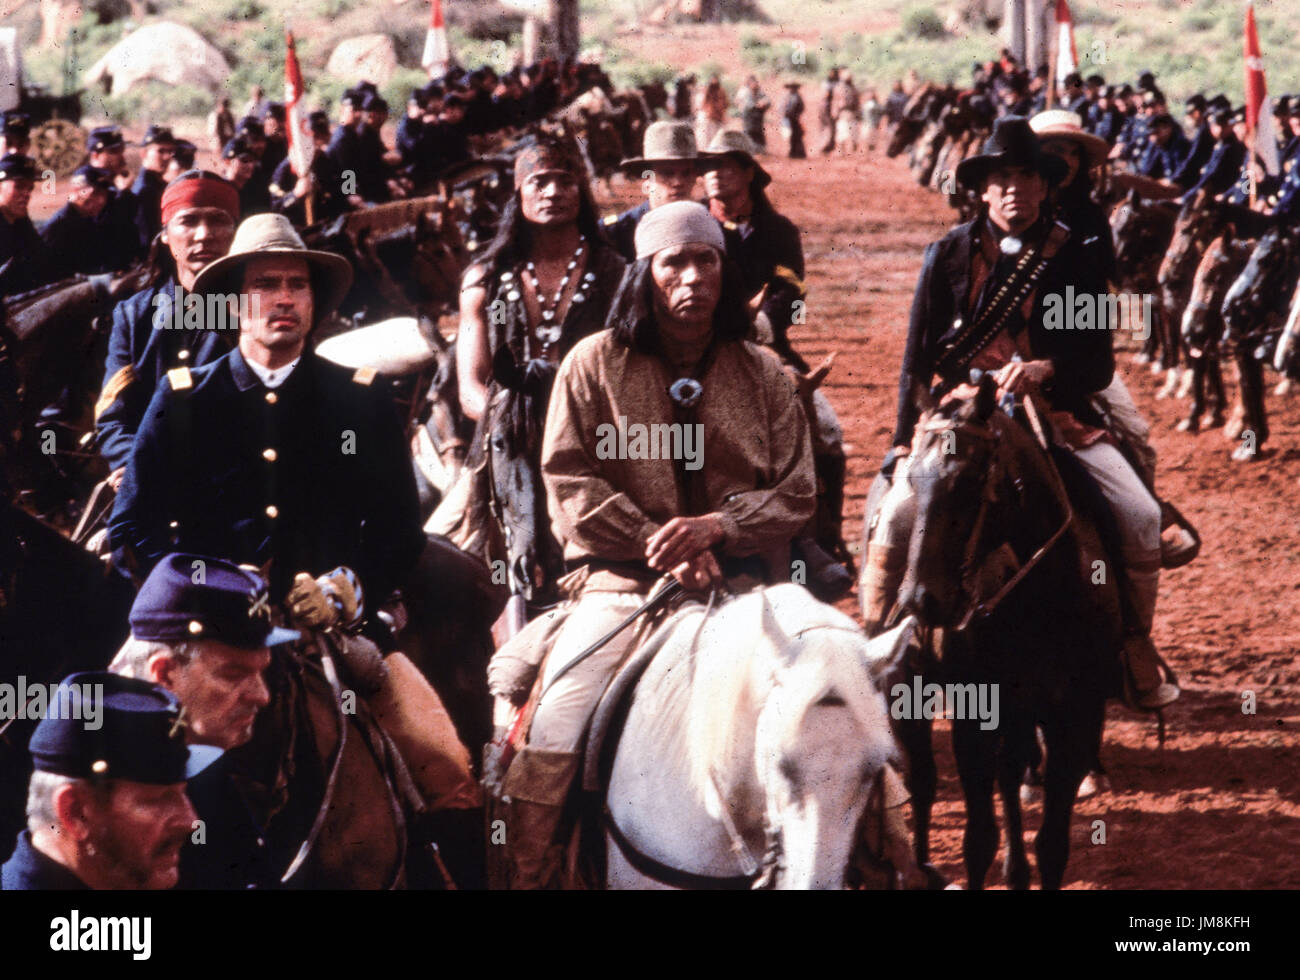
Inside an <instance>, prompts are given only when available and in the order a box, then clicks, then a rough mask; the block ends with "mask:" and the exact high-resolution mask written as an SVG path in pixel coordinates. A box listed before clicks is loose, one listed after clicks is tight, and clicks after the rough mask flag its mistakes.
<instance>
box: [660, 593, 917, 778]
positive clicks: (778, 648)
mask: <svg viewBox="0 0 1300 980" xmlns="http://www.w3.org/2000/svg"><path fill="white" fill-rule="evenodd" d="M679 615H680V614H679ZM697 615H698V611H697ZM693 625H694V626H698V624H693ZM684 632H685V631H684V629H683V634H682V635H684ZM866 645H867V640H866V639H865V637H863V636H862V634H861V631H860V630H859V629H858V627H857V625H856V624H855V623H854V622H853V620H851V619H849V618H848V617H847V616H844V615H843V614H842V613H839V612H837V611H836V610H834V609H832V608H830V607H829V606H825V605H823V604H821V603H819V602H817V601H816V600H814V599H813V598H812V597H811V596H810V595H809V594H808V593H807V592H806V591H805V590H804V589H803V588H801V587H800V586H798V585H793V584H787V585H780V586H774V587H771V588H767V589H764V590H761V591H760V592H757V593H751V594H750V595H747V596H742V597H739V598H737V599H735V600H733V601H731V602H729V603H727V604H726V605H724V606H723V607H722V608H720V609H718V610H716V611H715V612H713V613H712V614H711V615H710V617H709V620H708V621H706V623H705V625H704V629H703V630H702V632H701V635H700V640H699V644H698V648H699V651H704V650H707V651H709V652H710V653H711V655H707V656H701V655H700V653H699V651H697V650H688V651H687V652H686V656H688V657H694V658H696V659H695V662H694V664H693V665H690V666H688V665H685V664H679V665H678V667H677V669H676V670H675V671H672V672H670V673H669V676H671V675H672V674H673V673H676V674H677V675H678V683H680V684H683V685H685V686H687V687H688V688H689V690H690V692H691V697H690V701H689V707H688V708H687V717H686V718H685V730H686V736H687V737H686V739H685V742H686V750H687V754H688V757H689V763H690V766H691V770H692V772H693V774H694V776H695V777H696V780H697V785H703V784H704V783H705V782H707V781H708V780H709V779H712V778H714V777H716V776H717V775H718V773H717V771H716V767H717V764H718V762H719V760H725V759H729V758H732V757H733V756H736V755H737V754H743V753H747V752H751V751H752V748H753V747H752V746H751V745H750V743H749V741H748V740H749V739H750V738H752V737H753V735H754V732H755V728H756V724H757V720H758V713H759V711H760V709H762V710H764V711H770V710H776V711H779V712H780V717H779V721H778V723H777V724H776V725H774V726H769V728H770V731H771V734H772V736H773V744H772V745H771V746H769V748H770V749H772V750H775V749H776V748H778V747H779V746H780V745H782V744H790V742H789V741H786V739H787V738H794V737H796V736H797V734H798V731H799V729H800V728H801V727H802V725H803V724H804V722H805V719H806V717H807V714H808V712H809V710H810V709H812V708H813V707H814V706H815V705H817V704H818V702H820V701H821V700H822V699H823V698H824V697H827V696H828V695H834V696H836V697H838V698H839V699H840V700H841V701H843V703H844V705H845V706H846V707H847V708H848V709H849V710H850V711H851V712H852V713H853V716H854V718H855V719H857V721H858V723H859V724H860V725H861V726H862V728H863V732H864V735H863V737H864V743H865V748H866V750H867V754H868V756H869V758H870V760H871V763H872V765H874V766H875V768H879V765H880V764H882V763H883V762H884V761H886V759H888V758H889V756H890V754H891V753H892V751H893V740H892V738H891V736H890V732H889V719H888V716H887V713H886V711H885V706H884V700H883V699H882V698H881V697H880V695H879V693H878V692H877V691H876V690H875V688H874V686H873V684H872V682H871V679H870V677H869V675H868V673H867V663H866ZM742 651H744V652H746V653H749V654H751V655H750V656H742V655H741V652H742ZM692 672H693V674H694V683H693V684H692V683H691V674H692ZM674 686H676V685H674ZM756 692H757V693H758V694H759V695H760V696H761V697H763V698H766V697H767V695H768V694H769V692H773V697H772V699H771V700H770V701H768V702H767V707H766V708H764V707H763V704H762V703H761V702H760V703H755V701H754V694H755V693H756ZM670 698H673V695H672V694H670V693H667V692H665V700H668V699H670ZM678 703H681V701H680V700H678ZM738 718H753V719H754V722H755V724H753V725H746V724H736V721H737V719H738ZM742 739H744V740H745V741H744V743H743V744H742V742H741V740H742ZM862 748H863V747H862V746H859V750H861V749H862ZM747 762H748V765H746V766H745V767H744V769H745V770H746V771H748V770H749V769H750V768H751V767H752V764H753V756H752V755H751V757H750V759H748V760H747ZM729 768H730V769H731V771H733V772H735V771H737V768H738V767H729ZM871 771H874V769H873V770H871Z"/></svg>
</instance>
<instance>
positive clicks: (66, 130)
mask: <svg viewBox="0 0 1300 980" xmlns="http://www.w3.org/2000/svg"><path fill="white" fill-rule="evenodd" d="M32 150H33V156H35V157H36V163H37V166H39V167H40V168H41V169H42V170H53V171H54V173H55V175H56V176H58V177H66V176H67V175H68V174H70V173H72V171H73V170H75V169H76V168H77V165H78V164H79V163H81V160H82V158H83V157H84V156H85V155H86V134H85V133H84V132H82V130H81V128H80V127H79V126H78V125H77V124H76V123H74V122H71V121H70V120H67V119H51V120H50V121H49V122H47V123H44V124H42V125H41V126H40V127H39V128H38V129H37V130H36V132H34V133H33V134H32Z"/></svg>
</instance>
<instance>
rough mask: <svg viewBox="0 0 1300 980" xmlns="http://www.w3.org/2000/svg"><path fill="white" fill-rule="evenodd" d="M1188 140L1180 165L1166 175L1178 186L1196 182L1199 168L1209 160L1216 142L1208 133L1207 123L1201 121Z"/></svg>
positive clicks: (1186, 185)
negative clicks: (1188, 143)
mask: <svg viewBox="0 0 1300 980" xmlns="http://www.w3.org/2000/svg"><path fill="white" fill-rule="evenodd" d="M1181 135H1182V134H1181V133H1178V134H1176V136H1181ZM1189 142H1190V148H1189V149H1188V150H1187V156H1186V157H1185V158H1184V160H1183V162H1182V165H1181V166H1180V167H1179V168H1178V169H1177V170H1176V171H1174V172H1173V173H1172V174H1168V175H1167V176H1168V177H1169V178H1170V179H1171V180H1173V182H1174V183H1175V184H1177V185H1178V186H1179V187H1188V186H1190V185H1191V184H1194V183H1196V179H1197V177H1199V176H1200V173H1201V169H1202V168H1203V167H1204V166H1205V165H1206V164H1207V163H1208V162H1209V160H1210V156H1211V155H1212V154H1213V153H1214V149H1215V146H1216V144H1215V141H1214V137H1213V136H1212V135H1211V134H1210V126H1209V123H1201V125H1200V127H1199V128H1198V129H1197V130H1196V134H1195V135H1194V136H1193V137H1192V138H1191V140H1190V141H1189Z"/></svg>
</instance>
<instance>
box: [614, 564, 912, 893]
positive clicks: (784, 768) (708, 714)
mask: <svg viewBox="0 0 1300 980" xmlns="http://www.w3.org/2000/svg"><path fill="white" fill-rule="evenodd" d="M913 626H914V620H911V619H910V618H909V619H908V620H907V621H905V622H904V623H903V624H902V625H900V626H899V627H897V628H895V629H894V630H892V631H890V632H889V633H886V634H883V635H882V636H879V637H877V638H876V639H874V640H871V641H868V640H867V639H866V637H865V636H864V635H863V633H862V631H861V629H859V627H858V626H857V624H856V623H854V622H853V620H851V619H849V618H848V617H847V616H844V615H843V614H841V613H839V612H837V611H836V610H835V609H833V608H831V607H830V606H827V605H824V604H822V603H820V602H818V601H817V600H815V599H813V598H812V597H811V596H810V595H809V594H808V593H807V591H805V590H804V589H803V588H801V587H800V586H797V585H778V586H773V587H770V588H766V589H761V590H757V591H755V592H751V593H748V594H745V595H741V596H738V597H735V598H731V599H728V600H725V601H723V602H721V603H720V604H719V605H717V606H716V607H714V608H711V609H709V610H708V611H707V613H706V610H705V607H704V606H699V605H697V606H691V607H687V608H686V609H683V610H681V611H679V612H678V613H676V614H675V615H674V616H673V617H672V618H670V619H669V620H668V621H667V622H666V623H665V624H664V625H663V627H661V628H660V629H659V630H657V631H656V632H655V633H654V634H653V635H652V636H651V637H650V639H649V640H648V641H647V642H648V643H649V644H652V645H655V646H657V647H658V652H657V653H656V655H655V657H654V660H653V661H652V662H651V663H650V666H649V667H648V668H647V670H646V673H645V675H644V676H643V677H642V679H641V681H640V682H639V684H638V685H637V688H636V692H635V695H634V700H633V702H632V704H631V707H630V709H629V714H628V718H627V722H626V726H625V728H624V731H623V735H622V738H621V740H620V742H619V745H618V749H617V752H616V755H615V757H614V760H613V768H612V773H611V780H610V785H609V791H608V795H607V798H606V807H607V812H606V817H605V842H606V851H607V859H608V865H607V868H608V870H607V876H606V884H607V887H609V888H710V887H736V888H744V887H763V886H767V887H777V888H790V889H803V888H841V887H844V885H845V883H846V877H845V876H846V870H847V869H848V868H849V865H850V861H851V859H852V858H853V855H854V852H855V848H857V847H858V846H859V844H860V842H861V835H862V833H863V830H864V828H865V826H866V825H867V824H869V823H871V822H872V821H871V818H872V816H873V813H874V815H875V818H876V819H877V820H879V821H880V826H879V827H878V828H877V831H876V833H877V834H878V835H879V836H880V837H881V838H883V839H884V843H882V844H881V845H880V847H879V848H877V850H879V851H881V852H883V853H884V854H885V855H886V857H887V859H889V860H890V863H891V864H892V865H893V867H894V868H895V869H896V870H897V871H898V872H899V873H900V874H904V875H905V876H906V877H905V881H906V883H907V884H909V885H911V884H915V883H916V878H915V865H914V864H912V863H911V854H910V847H909V845H908V844H907V841H906V831H905V829H903V824H902V817H901V809H900V808H899V806H898V804H899V803H900V802H901V800H900V799H899V797H900V794H901V790H899V789H898V788H897V787H898V785H899V784H898V781H897V777H896V776H893V774H892V771H891V772H889V775H886V772H887V769H886V763H887V762H890V761H891V760H894V759H895V752H896V750H895V745H894V740H893V738H892V736H891V734H890V729H889V713H888V711H887V709H886V705H885V700H884V698H883V697H882V696H881V694H880V693H879V692H878V691H877V690H876V688H875V685H874V684H873V682H872V680H871V677H870V675H869V673H868V669H869V667H870V666H871V665H872V664H873V663H885V662H889V661H892V660H893V659H894V657H895V656H896V654H897V653H898V652H899V651H900V650H901V649H902V648H903V647H905V646H906V644H907V642H908V640H909V638H910V636H911V632H912V629H913ZM886 786H888V788H889V789H888V792H887V793H886V794H885V795H886V796H888V797H891V799H890V800H889V805H890V806H891V807H892V809H889V810H886V811H885V812H884V813H883V814H882V813H881V810H880V804H879V798H878V797H876V795H875V793H873V790H877V791H883V790H884V788H885V787H886ZM869 798H873V807H872V812H868V801H869ZM864 814H866V816H867V818H868V819H866V820H864ZM884 821H890V822H891V827H890V829H891V830H892V834H891V833H889V832H886V831H885V830H884ZM900 835H902V837H903V840H901V841H900V840H899V836H900ZM868 836H870V835H869V834H868ZM881 880H882V882H883V881H884V880H885V879H884V877H883V876H882V879H881Z"/></svg>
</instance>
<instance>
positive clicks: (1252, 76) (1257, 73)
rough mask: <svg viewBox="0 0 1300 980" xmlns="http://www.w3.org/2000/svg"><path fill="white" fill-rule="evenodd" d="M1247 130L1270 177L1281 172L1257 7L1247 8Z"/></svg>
mask: <svg viewBox="0 0 1300 980" xmlns="http://www.w3.org/2000/svg"><path fill="white" fill-rule="evenodd" d="M1246 127H1247V129H1248V130H1249V134H1248V137H1247V138H1248V139H1250V140H1251V142H1252V144H1253V145H1252V147H1251V149H1253V150H1254V151H1255V153H1257V154H1258V155H1259V158H1260V159H1261V160H1262V161H1263V162H1264V169H1265V170H1267V171H1268V172H1269V173H1270V174H1276V173H1278V172H1279V171H1280V170H1281V164H1280V163H1279V162H1278V158H1277V138H1276V137H1277V134H1276V132H1275V130H1274V127H1273V100H1272V99H1270V98H1269V97H1268V85H1267V84H1266V83H1265V82H1264V59H1263V58H1262V57H1261V56H1260V53H1259V32H1258V31H1257V30H1255V5H1254V4H1253V3H1252V4H1248V5H1247V6H1246Z"/></svg>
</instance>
